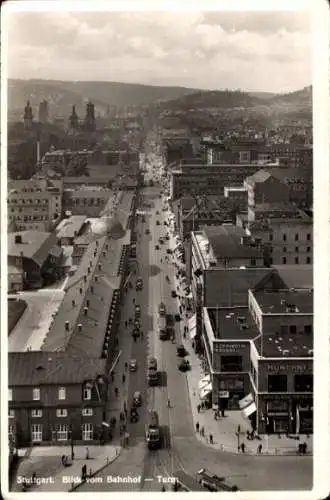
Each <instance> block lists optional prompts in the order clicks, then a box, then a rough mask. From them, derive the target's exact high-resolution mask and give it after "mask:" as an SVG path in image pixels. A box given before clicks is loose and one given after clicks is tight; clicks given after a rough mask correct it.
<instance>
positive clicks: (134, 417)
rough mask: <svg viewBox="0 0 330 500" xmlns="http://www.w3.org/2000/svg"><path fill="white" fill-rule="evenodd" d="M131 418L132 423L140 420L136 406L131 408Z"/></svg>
mask: <svg viewBox="0 0 330 500" xmlns="http://www.w3.org/2000/svg"><path fill="white" fill-rule="evenodd" d="M129 419H130V421H131V422H132V423H135V422H138V420H139V414H138V412H137V409H136V408H135V407H133V408H131V413H130V418H129Z"/></svg>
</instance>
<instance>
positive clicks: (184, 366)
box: [178, 359, 191, 372]
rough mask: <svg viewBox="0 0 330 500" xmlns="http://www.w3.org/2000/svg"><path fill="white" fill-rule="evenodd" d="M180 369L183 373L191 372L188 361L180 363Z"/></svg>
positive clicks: (184, 360)
mask: <svg viewBox="0 0 330 500" xmlns="http://www.w3.org/2000/svg"><path fill="white" fill-rule="evenodd" d="M178 368H179V370H180V371H181V372H186V371H188V370H190V368H191V366H190V363H189V361H188V360H187V359H183V360H182V361H181V363H179V365H178Z"/></svg>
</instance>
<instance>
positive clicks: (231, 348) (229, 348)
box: [216, 342, 247, 353]
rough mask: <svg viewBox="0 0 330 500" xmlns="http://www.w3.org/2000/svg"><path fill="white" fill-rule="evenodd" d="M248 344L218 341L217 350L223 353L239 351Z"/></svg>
mask: <svg viewBox="0 0 330 500" xmlns="http://www.w3.org/2000/svg"><path fill="white" fill-rule="evenodd" d="M246 345H247V344H235V343H228V344H225V343H223V342H217V347H216V351H217V352H222V353H231V352H237V351H241V350H242V349H245V348H246Z"/></svg>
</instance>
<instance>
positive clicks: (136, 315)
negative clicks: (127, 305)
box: [135, 304, 141, 318]
mask: <svg viewBox="0 0 330 500" xmlns="http://www.w3.org/2000/svg"><path fill="white" fill-rule="evenodd" d="M140 316H141V306H139V304H136V305H135V317H136V318H139V317H140Z"/></svg>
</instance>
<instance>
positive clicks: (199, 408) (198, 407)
mask: <svg viewBox="0 0 330 500" xmlns="http://www.w3.org/2000/svg"><path fill="white" fill-rule="evenodd" d="M200 411H201V405H200V404H198V405H197V413H200Z"/></svg>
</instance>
